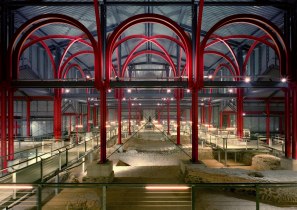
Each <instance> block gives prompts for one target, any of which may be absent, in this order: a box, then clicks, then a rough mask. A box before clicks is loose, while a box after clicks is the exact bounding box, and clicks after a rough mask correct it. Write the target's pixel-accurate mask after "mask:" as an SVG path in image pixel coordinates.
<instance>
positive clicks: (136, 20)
mask: <svg viewBox="0 0 297 210" xmlns="http://www.w3.org/2000/svg"><path fill="white" fill-rule="evenodd" d="M140 23H159V24H162V25H164V26H166V27H168V28H169V29H171V30H172V31H173V32H175V33H176V35H177V36H178V37H179V38H180V40H181V42H182V43H183V44H184V46H185V52H186V60H187V61H188V63H189V64H188V70H187V72H188V76H189V84H190V86H191V85H192V77H193V74H192V59H191V56H192V50H191V42H190V39H189V37H188V36H187V34H186V33H185V32H184V31H183V29H182V28H181V27H180V26H179V25H178V24H177V23H175V22H174V21H172V20H171V19H169V18H167V17H165V16H162V15H158V14H141V15H135V16H133V17H130V18H128V19H126V20H125V21H123V22H122V23H121V24H120V25H119V26H118V27H117V28H116V29H115V31H114V32H113V33H112V34H111V35H110V37H109V39H108V42H107V52H106V76H105V77H106V78H105V79H106V85H107V87H109V82H110V75H111V70H112V60H111V59H112V52H113V50H114V49H115V44H116V40H118V38H119V37H120V35H121V34H122V33H123V32H124V31H125V30H126V29H128V28H130V27H132V26H134V25H136V24H140Z"/></svg>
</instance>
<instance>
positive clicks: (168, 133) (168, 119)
mask: <svg viewBox="0 0 297 210" xmlns="http://www.w3.org/2000/svg"><path fill="white" fill-rule="evenodd" d="M166 102H167V135H170V99H169V98H167V101H166Z"/></svg>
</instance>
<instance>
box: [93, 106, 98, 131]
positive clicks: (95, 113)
mask: <svg viewBox="0 0 297 210" xmlns="http://www.w3.org/2000/svg"><path fill="white" fill-rule="evenodd" d="M93 126H94V127H96V126H97V107H96V106H95V105H94V106H93Z"/></svg>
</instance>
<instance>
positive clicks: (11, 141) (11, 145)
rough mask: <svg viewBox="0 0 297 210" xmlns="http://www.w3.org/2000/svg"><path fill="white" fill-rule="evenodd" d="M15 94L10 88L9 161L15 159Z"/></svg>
mask: <svg viewBox="0 0 297 210" xmlns="http://www.w3.org/2000/svg"><path fill="white" fill-rule="evenodd" d="M13 92H14V90H13V89H12V88H10V89H9V90H8V154H9V156H8V159H9V160H13V159H14V138H13V121H14V111H13V107H14V104H13Z"/></svg>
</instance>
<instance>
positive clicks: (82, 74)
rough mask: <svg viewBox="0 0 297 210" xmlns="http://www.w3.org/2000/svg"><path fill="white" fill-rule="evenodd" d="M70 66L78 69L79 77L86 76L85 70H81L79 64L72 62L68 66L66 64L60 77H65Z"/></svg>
mask: <svg viewBox="0 0 297 210" xmlns="http://www.w3.org/2000/svg"><path fill="white" fill-rule="evenodd" d="M72 68H77V69H78V71H79V72H80V73H81V77H82V78H86V75H85V72H84V71H83V70H82V68H81V67H80V65H78V64H77V63H73V64H70V65H69V66H67V68H66V69H65V71H64V73H63V75H62V77H61V78H66V76H67V74H68V72H69V71H70V69H72Z"/></svg>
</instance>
